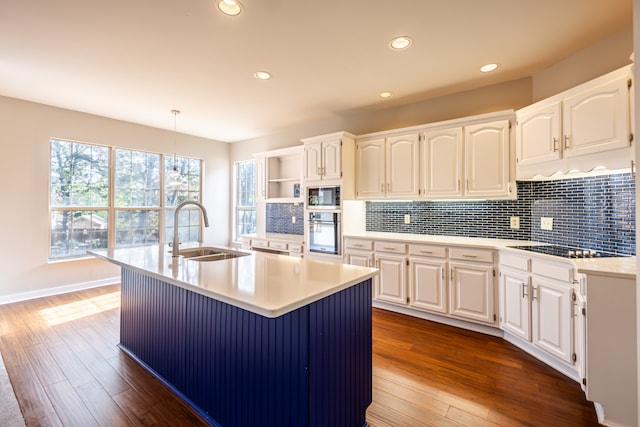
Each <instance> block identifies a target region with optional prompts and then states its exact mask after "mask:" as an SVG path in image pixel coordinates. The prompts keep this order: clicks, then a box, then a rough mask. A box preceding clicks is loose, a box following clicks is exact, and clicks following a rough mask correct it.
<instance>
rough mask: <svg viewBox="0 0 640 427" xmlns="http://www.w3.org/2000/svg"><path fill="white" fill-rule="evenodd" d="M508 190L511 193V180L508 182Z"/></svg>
mask: <svg viewBox="0 0 640 427" xmlns="http://www.w3.org/2000/svg"><path fill="white" fill-rule="evenodd" d="M507 191H508V192H509V194H511V191H512V188H511V183H510V182H509V183H508V184H507Z"/></svg>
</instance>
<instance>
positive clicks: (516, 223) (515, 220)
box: [509, 216, 520, 229]
mask: <svg viewBox="0 0 640 427" xmlns="http://www.w3.org/2000/svg"><path fill="white" fill-rule="evenodd" d="M509 224H510V226H511V228H514V229H519V228H520V217H519V216H512V217H511V220H510V222H509Z"/></svg>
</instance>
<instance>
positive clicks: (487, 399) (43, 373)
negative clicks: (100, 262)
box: [0, 286, 598, 427]
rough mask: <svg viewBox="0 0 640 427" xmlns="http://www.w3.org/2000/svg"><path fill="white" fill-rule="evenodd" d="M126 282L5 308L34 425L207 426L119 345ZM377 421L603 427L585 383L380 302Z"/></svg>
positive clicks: (26, 411)
mask: <svg viewBox="0 0 640 427" xmlns="http://www.w3.org/2000/svg"><path fill="white" fill-rule="evenodd" d="M119 298H120V293H119V286H105V287H101V288H95V289H90V290H86V291H81V292H75V293H70V294H65V295H59V296H53V297H48V298H41V299H36V300H31V301H25V302H20V303H15V304H7V305H2V306H0V352H1V353H2V356H3V358H4V361H5V365H6V367H7V371H8V373H9V377H10V379H11V382H12V384H13V387H14V389H15V392H16V396H17V398H18V403H19V404H20V409H21V410H22V413H23V415H24V417H25V421H26V423H27V425H28V426H83V427H84V426H94V425H100V426H129V425H144V426H165V425H166V426H199V425H205V423H204V421H203V420H202V419H201V418H200V417H199V416H198V415H197V414H196V413H195V412H194V411H192V410H191V409H190V408H189V407H187V406H186V405H185V404H183V403H182V402H181V401H180V400H179V399H178V398H176V397H175V396H174V395H173V394H172V393H171V392H170V391H169V390H168V389H167V388H166V387H164V386H163V385H162V384H161V383H160V382H159V381H158V380H156V379H155V378H153V377H152V376H151V375H150V374H148V373H147V372H146V371H145V370H144V369H142V368H141V367H139V366H138V365H137V364H136V363H135V362H133V361H132V360H131V359H130V358H129V357H127V356H126V355H125V354H123V353H122V352H121V351H120V350H119V349H118V347H117V343H118V334H119V311H120V310H119ZM373 319H374V328H373V337H374V342H373V351H374V357H373V386H374V389H373V403H372V405H371V406H370V408H369V411H368V414H367V418H368V421H369V423H370V425H371V426H372V427H386V426H394V427H398V426H458V427H459V426H545V427H547V426H596V425H598V424H597V421H596V416H595V412H594V410H593V406H592V405H591V404H590V403H589V402H586V401H585V398H584V394H583V393H582V392H581V390H580V387H579V386H578V385H577V384H576V383H574V382H573V381H571V380H568V379H567V378H565V377H564V376H562V375H561V374H559V373H557V372H556V371H554V370H553V369H551V368H549V367H547V366H545V365H544V364H542V363H540V362H538V361H537V360H535V359H533V358H532V357H530V356H528V355H527V354H525V353H523V352H522V351H520V350H518V349H517V348H515V347H513V346H512V345H510V344H508V343H506V342H505V341H503V340H502V339H500V338H494V337H490V336H485V335H482V334H477V333H473V332H467V331H462V330H459V329H456V328H452V327H448V326H443V325H439V324H436V323H432V322H427V321H424V320H420V319H415V318H411V317H407V316H402V315H399V314H395V313H390V312H386V311H383V310H376V309H374V317H373Z"/></svg>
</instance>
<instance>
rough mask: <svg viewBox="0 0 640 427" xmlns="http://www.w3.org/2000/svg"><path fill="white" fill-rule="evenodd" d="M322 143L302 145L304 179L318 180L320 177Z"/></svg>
mask: <svg viewBox="0 0 640 427" xmlns="http://www.w3.org/2000/svg"><path fill="white" fill-rule="evenodd" d="M321 167H322V143H321V142H317V143H314V144H306V145H305V146H304V179H306V180H310V181H313V180H320V179H321V178H322V170H321Z"/></svg>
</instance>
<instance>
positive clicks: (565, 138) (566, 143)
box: [564, 135, 571, 150]
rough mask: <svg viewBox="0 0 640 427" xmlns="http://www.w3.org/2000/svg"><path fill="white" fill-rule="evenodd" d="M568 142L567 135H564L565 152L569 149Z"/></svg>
mask: <svg viewBox="0 0 640 427" xmlns="http://www.w3.org/2000/svg"><path fill="white" fill-rule="evenodd" d="M569 140H570V138H569V135H565V136H564V149H565V150H569V149H571V147H570V144H569Z"/></svg>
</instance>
